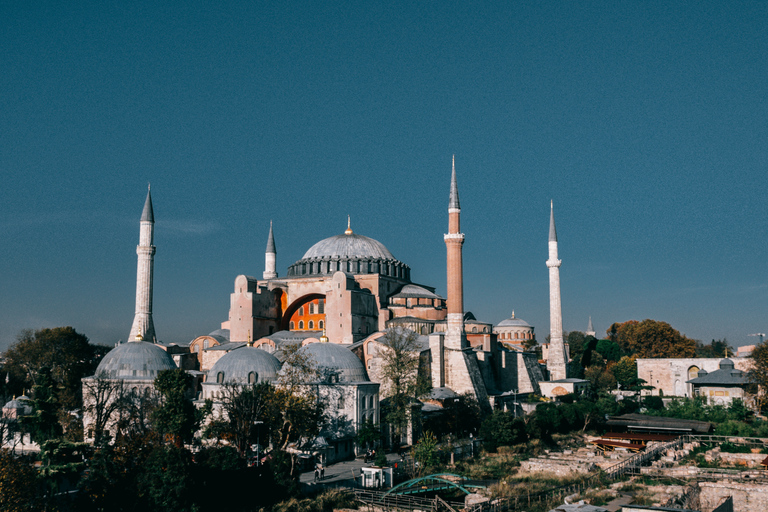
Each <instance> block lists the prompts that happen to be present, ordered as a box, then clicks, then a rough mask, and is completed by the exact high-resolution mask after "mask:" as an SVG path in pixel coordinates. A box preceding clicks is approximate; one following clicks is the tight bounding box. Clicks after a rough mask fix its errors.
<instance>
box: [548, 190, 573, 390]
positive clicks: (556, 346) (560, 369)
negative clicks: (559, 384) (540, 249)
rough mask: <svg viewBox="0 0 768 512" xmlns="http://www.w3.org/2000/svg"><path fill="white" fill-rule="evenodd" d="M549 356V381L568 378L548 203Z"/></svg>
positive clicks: (554, 236) (552, 221) (551, 209)
mask: <svg viewBox="0 0 768 512" xmlns="http://www.w3.org/2000/svg"><path fill="white" fill-rule="evenodd" d="M549 212H550V215H549V259H548V260H547V267H548V268H549V356H548V358H547V369H548V370H549V376H550V380H560V379H565V378H567V377H568V364H567V360H566V357H565V343H564V342H563V308H562V306H561V304H560V263H561V262H560V260H559V259H557V230H556V229H555V208H554V205H553V203H552V202H551V201H550V203H549Z"/></svg>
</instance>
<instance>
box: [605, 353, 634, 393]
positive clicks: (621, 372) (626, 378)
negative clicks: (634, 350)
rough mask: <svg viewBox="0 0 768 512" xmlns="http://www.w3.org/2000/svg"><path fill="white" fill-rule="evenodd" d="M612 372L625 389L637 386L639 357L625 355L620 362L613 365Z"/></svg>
mask: <svg viewBox="0 0 768 512" xmlns="http://www.w3.org/2000/svg"><path fill="white" fill-rule="evenodd" d="M611 372H612V373H613V376H614V377H615V378H616V381H617V382H618V383H619V384H621V387H622V388H624V389H627V388H630V387H633V386H637V385H638V383H639V381H638V378H637V358H636V357H634V356H624V357H622V358H621V359H619V362H618V363H616V364H614V365H613V366H611Z"/></svg>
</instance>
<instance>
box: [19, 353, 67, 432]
mask: <svg viewBox="0 0 768 512" xmlns="http://www.w3.org/2000/svg"><path fill="white" fill-rule="evenodd" d="M34 380H35V383H36V384H35V385H34V387H33V388H32V399H31V400H30V405H31V406H32V414H31V415H30V416H24V417H23V418H21V424H22V426H23V428H24V430H26V431H27V432H29V434H30V436H31V437H32V440H33V441H34V442H36V443H37V444H38V445H42V444H43V443H44V442H45V441H48V440H49V439H55V438H58V437H61V435H62V434H63V433H64V429H63V428H62V426H61V423H59V409H60V404H59V398H58V395H57V392H56V383H55V382H54V380H53V378H52V376H51V370H50V368H48V367H46V366H44V367H42V368H40V369H39V371H38V372H37V374H36V376H35V379H34Z"/></svg>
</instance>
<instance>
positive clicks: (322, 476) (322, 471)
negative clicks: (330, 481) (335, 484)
mask: <svg viewBox="0 0 768 512" xmlns="http://www.w3.org/2000/svg"><path fill="white" fill-rule="evenodd" d="M320 480H325V466H324V465H322V464H321V465H320Z"/></svg>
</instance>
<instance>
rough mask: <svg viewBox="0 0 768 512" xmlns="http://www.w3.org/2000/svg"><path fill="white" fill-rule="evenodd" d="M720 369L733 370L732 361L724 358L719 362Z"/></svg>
mask: <svg viewBox="0 0 768 512" xmlns="http://www.w3.org/2000/svg"><path fill="white" fill-rule="evenodd" d="M720 369H721V370H733V361H732V360H730V359H728V358H725V359H723V360H722V361H720Z"/></svg>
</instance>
